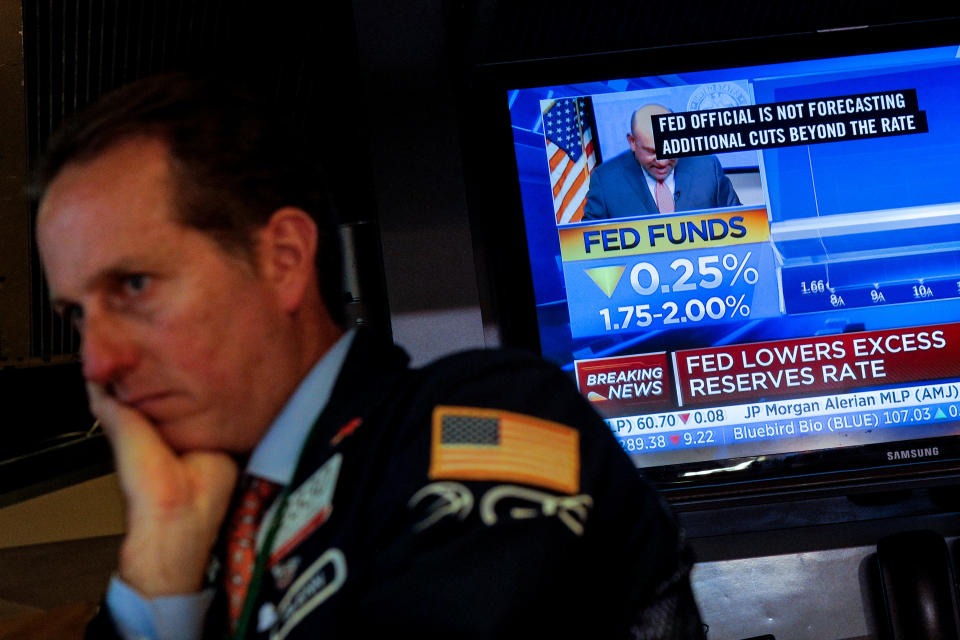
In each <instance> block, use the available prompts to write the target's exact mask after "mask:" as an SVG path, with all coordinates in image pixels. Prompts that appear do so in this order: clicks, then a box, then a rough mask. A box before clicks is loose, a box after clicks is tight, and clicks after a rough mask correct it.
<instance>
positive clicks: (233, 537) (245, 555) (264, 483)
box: [224, 476, 280, 633]
mask: <svg viewBox="0 0 960 640" xmlns="http://www.w3.org/2000/svg"><path fill="white" fill-rule="evenodd" d="M246 479H247V480H248V481H249V483H248V486H247V489H246V490H245V491H244V492H243V494H242V495H241V496H240V500H239V501H238V502H237V503H236V506H235V507H234V510H233V513H232V514H231V515H230V523H229V525H228V527H227V558H226V574H225V580H226V583H225V585H224V586H225V587H226V591H227V615H228V617H229V621H230V631H231V633H232V632H234V631H236V627H237V622H238V620H239V619H240V614H241V613H242V612H243V601H244V598H246V597H247V588H248V587H249V586H250V578H251V576H252V575H253V565H254V564H255V562H256V558H257V531H258V530H259V528H260V523H261V520H263V514H264V513H266V511H267V508H268V507H269V506H270V503H271V502H273V499H274V497H276V495H277V492H278V491H279V489H280V485H278V484H276V483H273V482H270V481H269V480H265V479H263V478H258V477H256V476H247V478H246Z"/></svg>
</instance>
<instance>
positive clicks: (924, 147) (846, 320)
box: [507, 46, 960, 467]
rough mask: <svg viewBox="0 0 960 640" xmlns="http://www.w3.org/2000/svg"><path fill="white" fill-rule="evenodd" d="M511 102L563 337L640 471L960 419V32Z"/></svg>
mask: <svg viewBox="0 0 960 640" xmlns="http://www.w3.org/2000/svg"><path fill="white" fill-rule="evenodd" d="M507 100H508V104H509V109H510V117H511V123H512V126H513V141H514V151H515V154H516V162H517V169H518V176H519V179H520V190H521V198H522V203H523V211H524V223H525V226H526V234H527V243H528V249H529V258H530V265H531V276H532V279H533V290H534V295H535V298H536V305H537V321H538V326H539V330H540V343H541V349H542V351H543V353H544V355H545V356H546V357H547V358H548V359H551V360H553V361H555V362H556V363H558V364H559V365H560V366H562V367H563V368H564V369H565V370H567V371H569V372H570V374H571V376H573V377H574V378H575V379H576V382H577V384H578V386H579V388H580V390H581V392H582V393H583V394H584V396H585V397H586V398H587V399H588V400H589V401H590V402H592V403H593V405H594V406H595V407H596V408H597V410H598V411H600V412H601V414H602V415H604V416H605V417H606V418H607V421H608V424H609V425H610V428H611V430H612V431H613V432H614V433H615V435H616V436H617V437H618V439H619V440H620V442H621V444H622V446H623V447H624V449H625V450H626V451H627V452H628V453H630V454H631V456H632V457H633V459H634V461H635V463H636V464H637V465H638V466H643V467H650V466H659V465H672V464H678V463H686V462H703V461H718V460H725V459H730V458H736V457H742V456H757V455H774V454H784V453H789V452H800V451H811V450H821V449H823V450H826V449H836V448H843V447H851V446H858V445H864V444H876V443H884V442H890V443H896V442H900V441H911V442H913V441H915V440H917V439H925V438H931V439H934V440H930V442H934V441H935V439H936V438H938V437H940V436H948V435H954V434H957V433H960V322H958V321H960V180H957V179H956V176H957V175H960V111H958V109H957V105H958V104H960V58H958V47H957V46H945V47H936V48H928V49H915V50H908V51H894V52H887V53H877V54H869V55H859V56H849V57H844V58H823V59H811V60H804V61H792V62H785V63H776V64H763V65H755V66H750V67H739V68H726V69H716V70H706V71H702V70H698V71H691V72H689V73H673V74H669V75H660V76H653V77H637V78H611V79H608V80H602V81H593V82H579V83H578V84H569V85H552V86H545V87H532V88H523V89H514V90H512V91H510V92H509V94H508V96H507ZM628 134H629V136H628ZM646 146H649V147H650V148H651V149H652V151H649V152H648V151H645V147H646ZM605 165H609V166H608V167H605ZM601 188H602V189H603V190H604V191H603V197H602V199H601V198H600V197H599V195H598V194H599V193H600V189H601ZM664 188H667V189H669V190H670V192H669V193H670V194H672V196H673V199H674V205H672V206H666V207H665V205H663V204H662V195H658V194H662V193H663V189H664ZM592 189H593V192H592V191H591V190H592ZM730 192H732V193H733V194H734V195H733V197H732V198H731V197H729V196H725V195H724V194H729V193H730ZM600 202H602V203H603V204H604V207H606V208H604V207H600V206H599V205H598V203H600ZM610 203H613V204H612V205H611V204H610ZM608 205H609V206H608ZM658 209H659V210H658ZM931 446H933V445H931ZM898 451H899V450H898ZM903 451H906V453H903V455H902V456H901V455H900V453H897V455H896V456H894V457H893V458H891V461H899V460H901V459H908V458H910V457H911V456H913V455H914V454H912V453H910V452H911V451H916V449H915V448H913V447H912V445H911V447H908V448H906V449H904V450H903Z"/></svg>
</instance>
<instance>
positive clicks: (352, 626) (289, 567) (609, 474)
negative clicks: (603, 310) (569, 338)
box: [37, 75, 701, 640]
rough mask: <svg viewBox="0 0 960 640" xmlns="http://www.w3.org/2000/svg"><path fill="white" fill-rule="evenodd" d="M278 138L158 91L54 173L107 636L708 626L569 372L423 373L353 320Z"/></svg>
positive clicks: (233, 109) (458, 368)
mask: <svg viewBox="0 0 960 640" xmlns="http://www.w3.org/2000/svg"><path fill="white" fill-rule="evenodd" d="M279 123H280V119H278V118H273V117H270V116H269V115H268V114H266V113H264V112H262V110H261V109H260V107H259V106H257V104H256V102H254V101H252V100H249V99H248V98H247V97H245V96H244V95H242V94H239V93H231V92H228V91H225V90H222V89H218V88H217V87H215V86H213V85H211V84H209V83H204V82H201V81H198V80H195V79H192V78H190V77H187V76H181V75H175V76H166V77H160V78H155V79H148V80H146V81H142V82H140V83H137V84H135V85H131V86H128V87H126V88H124V89H122V90H120V92H117V93H114V94H111V95H110V96H108V97H107V98H105V99H104V100H102V101H101V102H100V103H98V104H97V105H96V106H95V107H93V108H92V109H91V110H89V111H88V112H86V113H85V114H83V115H82V117H81V118H80V119H79V120H77V121H75V122H74V123H73V124H72V125H70V126H69V127H68V128H67V129H66V130H65V131H64V132H63V133H62V134H61V135H60V136H59V137H58V139H57V140H56V141H55V142H54V143H53V144H52V145H51V149H50V151H49V154H48V158H47V162H46V165H45V167H44V169H43V170H42V172H41V175H40V177H39V180H38V187H37V188H38V191H39V192H40V193H41V202H40V211H39V216H38V222H37V234H38V243H39V246H40V251H41V256H42V260H43V263H44V266H45V268H46V273H47V277H48V281H49V285H50V291H51V298H52V301H53V304H54V306H55V308H56V309H57V310H58V311H59V312H60V313H62V314H63V315H64V316H66V317H68V318H70V319H71V320H72V321H73V322H75V323H76V326H77V328H78V329H79V331H80V333H81V335H82V338H83V342H82V358H83V373H84V376H85V378H86V380H87V384H88V391H89V394H90V402H91V407H92V410H93V412H94V413H95V414H96V415H97V416H98V418H99V419H100V421H101V423H102V424H103V426H104V430H105V431H106V433H107V437H108V438H109V440H110V442H111V445H112V448H113V452H114V457H115V460H116V465H117V471H118V474H119V478H120V482H121V486H122V489H123V492H124V496H125V499H126V501H127V509H128V531H127V534H126V537H125V539H124V542H123V546H122V549H121V554H120V564H119V570H118V574H117V576H116V577H115V578H114V580H113V581H112V582H111V585H110V588H109V591H108V594H107V600H106V605H107V606H106V607H105V609H104V610H103V611H102V612H101V615H99V616H98V617H97V618H96V619H95V620H94V622H93V623H92V624H91V627H90V629H89V630H88V636H89V637H113V636H114V635H119V636H120V637H123V638H140V637H146V638H164V639H166V638H177V639H178V640H188V639H190V638H200V637H208V638H220V637H224V636H225V635H229V636H230V637H236V638H271V639H272V640H283V639H284V638H290V639H297V638H308V637H309V638H313V637H320V636H322V637H326V638H336V637H358V638H359V637H379V636H381V635H383V634H385V633H390V632H396V631H407V632H410V633H414V634H416V635H417V636H418V637H458V638H459V637H475V638H494V637H496V638H500V637H597V638H601V637H602V638H608V637H609V638H614V637H624V638H626V637H634V638H688V637H700V636H701V631H700V629H701V625H700V621H699V617H698V614H697V610H696V605H695V604H694V603H693V600H692V596H691V593H690V588H689V580H688V571H689V559H688V557H687V552H686V550H685V547H684V545H683V544H682V541H681V540H680V536H679V533H678V530H677V528H676V525H675V524H674V523H673V521H672V519H671V518H670V517H669V515H668V514H667V513H666V511H665V509H664V507H663V506H662V504H661V502H660V501H659V500H658V498H657V497H656V495H655V494H654V493H653V492H652V490H651V489H650V488H649V487H648V486H646V485H645V484H644V483H643V482H642V481H641V480H640V479H639V477H638V476H637V474H636V472H635V470H634V469H633V467H632V466H631V464H630V463H629V460H628V459H627V458H626V456H625V455H624V454H623V452H622V451H621V450H620V449H619V446H618V445H617V443H616V442H615V440H614V439H613V438H612V436H611V434H610V433H609V430H608V429H607V427H606V426H605V424H604V423H603V422H602V421H601V420H600V419H599V418H598V417H597V416H596V415H595V414H594V413H593V412H592V410H591V409H590V408H589V407H588V406H587V404H586V402H585V401H583V400H582V399H581V398H580V397H579V395H578V394H577V393H576V390H575V389H574V388H573V387H572V385H571V384H570V382H569V381H568V380H567V378H566V377H565V376H564V375H563V374H562V373H560V372H559V371H556V370H555V369H554V368H552V367H550V366H548V365H545V364H543V363H541V362H540V361H538V360H535V359H532V358H529V357H527V356H522V355H518V354H511V353H506V352H474V353H470V354H464V355H460V356H454V357H452V358H448V359H445V360H442V361H440V362H438V363H435V364H434V365H431V366H430V367H427V368H425V369H423V370H416V371H415V370H410V369H409V368H407V366H406V362H407V358H406V356H405V354H403V352H402V351H400V350H399V349H398V348H396V347H395V346H393V345H391V344H387V343H381V342H379V341H378V340H376V339H375V338H374V337H372V336H370V335H367V334H365V333H362V332H355V331H348V332H344V330H343V329H342V326H341V324H342V309H341V304H340V300H341V295H340V288H339V284H340V273H339V250H338V248H337V245H336V233H335V226H334V223H333V220H332V215H331V213H330V211H329V207H328V205H327V197H326V194H325V193H324V192H323V190H322V188H320V187H319V186H318V177H317V174H316V172H314V171H313V170H312V169H311V165H310V162H309V161H308V160H307V158H308V155H307V154H306V153H305V152H303V151H302V150H299V149H298V147H297V145H296V144H293V143H292V142H291V140H292V138H290V137H288V136H284V135H283V132H282V131H281V130H280V125H279ZM238 478H239V480H238Z"/></svg>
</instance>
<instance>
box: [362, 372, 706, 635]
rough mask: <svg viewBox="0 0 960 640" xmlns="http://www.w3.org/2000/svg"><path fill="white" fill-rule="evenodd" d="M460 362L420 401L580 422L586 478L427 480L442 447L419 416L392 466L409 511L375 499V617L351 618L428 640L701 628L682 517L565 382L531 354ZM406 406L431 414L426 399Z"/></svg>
mask: <svg viewBox="0 0 960 640" xmlns="http://www.w3.org/2000/svg"><path fill="white" fill-rule="evenodd" d="M455 362H456V368H458V369H460V371H461V372H460V373H457V372H455V371H454V370H444V368H443V367H440V368H439V369H435V370H434V372H433V374H432V375H434V376H438V377H439V378H440V379H446V380H449V379H451V378H460V383H459V384H455V385H452V387H453V388H451V385H450V384H448V383H443V384H441V385H440V386H445V387H446V388H445V389H443V391H442V393H438V394H436V395H437V396H440V397H439V398H436V396H435V397H434V398H432V399H431V400H429V401H425V402H423V403H422V404H423V406H431V407H435V405H442V406H446V407H454V408H457V407H459V408H463V407H466V408H478V409H482V410H484V411H488V412H492V413H489V414H484V415H497V412H503V413H502V415H503V416H506V417H511V419H512V418H513V417H515V416H521V418H516V419H517V420H519V421H520V422H522V421H523V420H524V417H525V418H526V419H528V422H530V423H531V424H540V423H541V422H544V423H549V424H550V425H559V427H558V428H563V429H570V430H572V431H574V432H575V433H576V434H577V437H578V441H579V442H578V447H577V449H578V455H577V459H576V464H577V465H578V467H579V473H578V477H579V483H578V486H576V488H574V489H572V490H566V491H564V490H557V489H556V488H550V487H547V486H543V483H542V482H541V481H540V479H539V478H538V477H537V474H536V473H535V472H531V474H530V479H529V481H527V482H524V481H521V480H518V479H517V478H516V477H507V476H505V477H503V478H497V477H496V473H493V474H490V475H487V476H486V477H484V478H483V479H476V478H475V477H472V476H471V474H470V473H464V477H462V478H457V477H451V476H450V475H447V476H446V477H444V478H442V479H438V478H436V477H431V472H430V471H429V469H430V468H431V466H432V465H433V466H435V465H436V459H432V458H431V456H433V455H434V453H432V452H431V450H432V451H433V452H435V451H436V443H435V442H431V441H430V437H431V436H430V429H424V428H423V427H424V425H422V424H421V425H420V428H418V429H416V430H415V433H421V434H426V435H425V436H424V437H423V438H417V437H414V438H411V439H409V440H404V442H406V445H405V446H401V447H400V448H398V449H397V450H396V451H395V453H396V455H394V457H393V460H394V465H395V467H394V468H393V469H391V470H389V471H387V476H389V477H397V478H398V481H397V482H396V483H391V485H392V486H393V487H394V488H395V490H396V491H397V492H398V496H397V497H402V499H400V500H394V501H393V502H394V504H395V505H402V507H401V508H400V510H399V511H400V512H396V511H394V513H393V514H392V515H391V513H390V512H391V506H390V505H389V503H388V501H384V502H383V503H381V506H379V507H377V510H378V512H379V513H380V514H382V516H383V522H384V525H383V527H382V528H381V529H380V531H379V533H378V535H375V536H373V540H375V543H374V544H373V549H375V553H376V558H377V560H376V562H375V563H374V565H373V568H372V570H371V572H370V574H369V575H367V576H365V577H363V578H362V579H361V582H360V584H358V587H359V589H358V592H359V593H360V594H361V596H360V598H359V602H358V603H357V608H358V611H376V612H378V613H377V615H376V616H367V617H363V618H359V617H356V616H354V617H353V618H354V619H356V620H358V621H359V622H358V624H359V625H361V626H362V627H363V628H362V633H360V632H359V631H360V629H358V635H365V634H367V635H370V637H375V636H376V635H377V634H380V633H385V632H387V631H388V630H389V629H391V628H408V629H416V630H417V635H418V637H422V638H433V637H436V638H440V637H462V638H503V637H551V638H573V637H597V638H642V639H644V640H647V639H662V640H677V639H681V638H682V639H686V638H701V637H702V630H701V629H702V626H701V624H700V617H699V613H698V611H697V607H696V604H695V602H694V600H693V597H692V594H691V590H690V583H689V570H690V564H691V558H690V551H689V549H688V547H687V545H686V543H685V542H684V541H683V538H682V535H681V532H680V530H679V527H678V526H677V524H676V523H675V521H674V519H673V517H672V515H671V514H670V512H669V509H668V508H667V507H666V505H665V503H664V502H663V501H662V500H661V499H660V497H659V496H658V495H657V494H656V493H655V492H654V491H653V489H652V488H651V487H650V486H649V485H648V484H647V483H646V482H645V481H643V479H642V478H641V476H640V474H639V473H638V472H637V470H636V469H635V468H634V466H633V464H632V463H631V462H630V460H629V459H628V458H627V456H626V455H625V454H624V452H623V450H622V449H621V448H620V446H619V444H618V443H617V442H616V440H615V439H614V438H613V436H612V434H611V433H610V430H609V428H608V427H607V426H606V423H604V422H603V421H602V420H601V419H600V418H599V416H597V415H596V413H594V411H593V410H592V408H590V407H589V405H588V404H587V403H586V401H585V400H583V398H582V397H581V396H580V395H579V393H578V392H577V391H576V389H575V387H574V386H573V385H572V383H571V382H570V381H569V379H568V378H567V377H566V376H565V375H564V374H563V373H562V372H560V371H559V370H556V369H554V368H553V367H548V366H546V365H539V364H536V365H535V364H532V361H529V360H513V361H509V360H508V361H503V362H495V363H489V362H486V361H484V360H483V358H482V357H480V356H478V357H477V360H476V361H474V362H471V361H470V360H469V358H467V359H464V358H460V359H458V360H456V361H455ZM485 367H486V371H484V368H485ZM463 371H471V372H473V375H471V376H465V375H464V374H463V373H462V372H463ZM464 378H469V379H464ZM427 386H429V385H427ZM437 400H439V401H437ZM456 410H457V409H452V411H454V412H456ZM410 415H420V416H421V417H420V418H419V419H418V421H426V420H427V417H426V416H425V415H424V414H423V411H422V408H421V407H411V408H410ZM401 428H402V427H401ZM514 436H515V437H519V438H522V437H523V433H522V431H521V432H519V433H515V434H514ZM517 455H520V456H523V455H526V454H524V453H518V454H517ZM534 458H535V456H534ZM536 463H537V461H536V460H535V459H531V464H534V465H535V464H536ZM401 466H402V467H403V469H401V468H399V467H401ZM434 475H435V474H434ZM393 509H396V507H393ZM391 522H393V523H394V524H393V525H391V524H389V523H391Z"/></svg>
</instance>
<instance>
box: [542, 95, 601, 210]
mask: <svg viewBox="0 0 960 640" xmlns="http://www.w3.org/2000/svg"><path fill="white" fill-rule="evenodd" d="M543 105H544V107H543V133H544V135H545V136H546V139H547V157H548V158H549V160H550V186H551V187H552V188H553V210H554V211H555V212H556V214H557V224H563V223H566V222H578V221H579V220H580V219H581V218H582V217H583V207H584V205H586V203H587V189H588V188H589V187H590V173H591V172H592V171H593V167H594V166H596V165H597V164H598V163H599V162H600V149H599V148H598V146H597V142H596V141H597V124H596V121H595V120H594V117H593V102H592V101H591V100H590V98H563V99H561V100H550V101H546V102H544V103H543Z"/></svg>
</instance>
